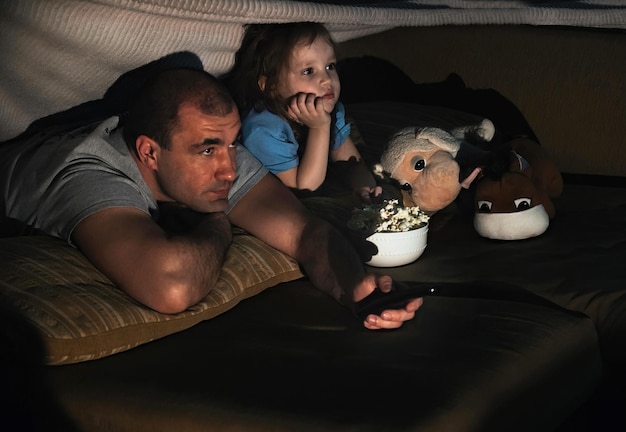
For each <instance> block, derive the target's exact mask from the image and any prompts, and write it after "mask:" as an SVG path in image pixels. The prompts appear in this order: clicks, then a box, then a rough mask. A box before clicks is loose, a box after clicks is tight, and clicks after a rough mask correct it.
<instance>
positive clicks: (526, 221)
mask: <svg viewBox="0 0 626 432" xmlns="http://www.w3.org/2000/svg"><path fill="white" fill-rule="evenodd" d="M509 145H510V147H511V150H510V166H509V170H508V171H506V172H505V173H503V174H502V175H501V176H500V177H499V178H489V177H483V178H481V179H479V180H478V181H477V182H476V190H475V193H474V202H475V204H476V207H475V210H476V213H475V215H474V228H475V229H476V231H477V232H478V233H479V234H480V235H481V236H483V237H488V238H492V239H496V240H521V239H526V238H531V237H536V236H538V235H540V234H543V233H544V232H545V230H546V229H547V228H548V226H549V224H550V220H551V219H553V218H554V216H555V208H554V203H553V202H552V200H553V199H554V198H557V197H558V196H560V195H561V192H562V190H563V178H562V176H561V173H560V171H559V169H558V168H557V166H556V164H555V163H554V161H553V160H552V159H551V158H550V157H549V155H548V154H547V153H546V152H545V150H543V149H542V148H541V146H540V145H539V144H538V143H536V142H535V141H533V140H530V139H528V138H518V139H515V140H513V141H511V142H510V143H509Z"/></svg>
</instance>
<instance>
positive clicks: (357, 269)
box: [229, 175, 422, 329]
mask: <svg viewBox="0 0 626 432" xmlns="http://www.w3.org/2000/svg"><path fill="white" fill-rule="evenodd" d="M229 217H230V219H231V221H232V222H233V224H234V225H237V226H240V227H241V228H243V229H245V230H246V231H248V232H250V233H251V234H252V235H254V236H256V237H258V238H260V239H261V240H263V241H265V242H266V243H268V244H270V245H271V246H273V247H275V248H276V249H278V250H280V251H283V252H285V253H286V254H288V255H290V256H292V257H294V258H295V259H297V260H298V262H299V263H300V264H301V265H302V266H303V269H304V272H305V273H306V274H307V276H308V277H309V279H310V280H311V282H312V283H313V284H314V285H315V286H316V287H317V288H319V289H321V290H322V291H324V292H326V293H328V294H330V295H331V296H332V297H334V298H335V299H337V300H339V301H341V302H342V303H343V304H345V305H346V306H349V307H350V306H351V305H352V304H353V303H354V302H355V301H358V300H361V299H363V298H364V297H366V296H367V295H369V294H370V293H372V292H373V291H374V290H375V289H376V288H377V287H378V288H379V289H381V290H383V291H388V290H389V289H391V282H392V281H391V278H390V277H388V276H375V275H373V274H369V275H368V274H366V272H365V268H364V266H363V264H362V263H361V261H360V259H359V257H358V255H357V253H356V252H355V251H354V249H353V248H352V246H351V245H350V243H349V242H348V241H347V240H346V239H344V238H343V236H342V235H341V234H340V233H339V232H338V231H337V230H335V229H334V228H333V227H332V226H331V225H330V224H328V223H326V222H323V221H321V220H320V219H317V218H315V217H313V216H312V215H311V214H310V213H309V212H308V211H307V210H306V208H305V207H304V206H303V205H302V204H301V203H300V202H299V201H298V199H297V198H296V197H295V196H294V195H293V194H292V193H291V191H289V190H288V189H287V188H286V187H285V186H284V185H282V183H280V181H279V180H277V179H276V178H274V177H273V176H271V175H267V176H265V178H263V180H261V181H260V182H259V183H258V184H257V185H256V186H255V187H254V188H253V189H252V190H251V191H250V192H248V193H247V194H246V195H245V196H244V197H243V198H242V199H241V200H240V201H239V202H238V203H237V205H236V206H235V207H234V208H233V209H232V210H231V212H230V214H229ZM421 304H422V300H421V299H416V300H413V301H411V302H409V303H407V306H406V307H405V308H404V309H399V310H388V311H384V312H383V313H382V314H381V316H380V317H378V316H370V317H368V319H367V320H366V322H365V323H364V325H365V326H366V327H367V328H370V329H378V328H394V327H399V326H400V325H402V323H403V322H404V321H406V320H408V319H412V318H413V316H414V313H415V311H416V310H417V309H418V308H419V306H420V305H421Z"/></svg>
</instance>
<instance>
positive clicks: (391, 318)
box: [354, 274, 424, 330]
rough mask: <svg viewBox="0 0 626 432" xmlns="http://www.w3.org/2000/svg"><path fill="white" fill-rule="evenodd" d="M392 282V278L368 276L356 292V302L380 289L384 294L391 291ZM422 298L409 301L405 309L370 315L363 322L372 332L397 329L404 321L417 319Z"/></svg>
mask: <svg viewBox="0 0 626 432" xmlns="http://www.w3.org/2000/svg"><path fill="white" fill-rule="evenodd" d="M391 285H392V280H391V277H390V276H386V275H383V276H377V275H373V274H369V275H366V276H365V277H364V278H363V280H362V281H361V283H360V284H359V285H358V286H357V287H356V289H355V290H354V301H355V302H358V301H360V300H363V299H364V298H365V297H367V296H368V295H369V294H371V293H372V292H374V290H375V289H379V290H381V291H383V292H389V291H390V290H391ZM423 302H424V301H423V299H422V298H416V299H412V300H409V301H408V302H407V303H406V305H405V306H404V308H403V309H388V310H384V311H383V312H381V314H380V315H374V314H370V315H368V316H367V317H366V318H365V320H364V321H363V325H364V326H365V327H366V328H368V329H370V330H380V329H395V328H399V327H400V326H402V324H403V323H404V321H408V320H411V319H413V318H414V317H415V311H417V310H418V309H419V308H420V306H422V303H423Z"/></svg>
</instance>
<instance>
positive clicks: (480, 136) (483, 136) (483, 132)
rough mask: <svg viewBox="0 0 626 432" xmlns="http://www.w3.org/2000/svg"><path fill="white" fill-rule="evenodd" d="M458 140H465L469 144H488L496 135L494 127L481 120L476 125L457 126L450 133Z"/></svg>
mask: <svg viewBox="0 0 626 432" xmlns="http://www.w3.org/2000/svg"><path fill="white" fill-rule="evenodd" d="M450 133H451V134H452V135H453V136H454V137H455V138H459V139H464V140H467V141H468V142H470V143H480V142H490V141H491V140H492V139H493V137H494V135H495V134H496V127H495V125H494V124H493V122H492V121H491V120H489V119H487V118H486V119H483V120H482V121H481V122H480V123H478V124H476V125H469V126H459V127H456V128H454V129H452V130H451V131H450Z"/></svg>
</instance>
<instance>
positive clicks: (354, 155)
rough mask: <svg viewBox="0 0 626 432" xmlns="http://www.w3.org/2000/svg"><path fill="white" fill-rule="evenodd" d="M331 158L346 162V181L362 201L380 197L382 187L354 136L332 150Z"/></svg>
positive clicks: (334, 160) (335, 160) (370, 200)
mask: <svg viewBox="0 0 626 432" xmlns="http://www.w3.org/2000/svg"><path fill="white" fill-rule="evenodd" d="M330 158H331V160H332V161H333V162H339V161H345V162H346V169H345V170H344V172H345V173H346V175H345V182H346V184H347V185H348V186H349V187H350V189H352V190H354V191H355V192H356V193H357V195H358V196H359V197H360V198H361V201H363V202H367V203H369V202H372V201H375V200H377V199H378V198H380V196H381V193H382V188H381V187H380V186H377V184H376V179H375V178H374V175H373V174H372V172H371V171H370V170H369V169H368V168H367V166H366V165H365V163H364V162H363V159H362V158H361V154H360V153H359V150H358V149H357V148H356V145H355V144H354V142H353V141H352V138H350V137H348V138H347V139H346V140H345V141H344V142H343V144H342V145H341V146H339V147H338V148H336V149H335V150H332V151H331V153H330Z"/></svg>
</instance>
